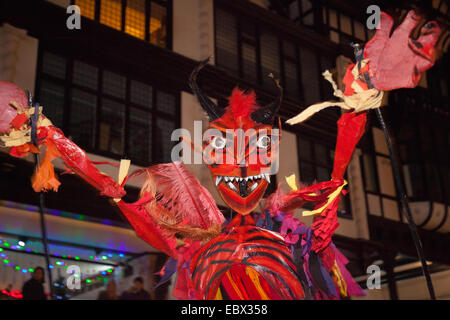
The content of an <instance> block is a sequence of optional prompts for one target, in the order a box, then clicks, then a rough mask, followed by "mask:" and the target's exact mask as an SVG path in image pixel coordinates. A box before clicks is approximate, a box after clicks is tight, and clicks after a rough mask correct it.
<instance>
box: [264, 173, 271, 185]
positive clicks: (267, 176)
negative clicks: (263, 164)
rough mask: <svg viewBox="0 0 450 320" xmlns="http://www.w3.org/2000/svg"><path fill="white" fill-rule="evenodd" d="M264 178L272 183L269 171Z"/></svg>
mask: <svg viewBox="0 0 450 320" xmlns="http://www.w3.org/2000/svg"><path fill="white" fill-rule="evenodd" d="M264 178H265V179H266V180H267V182H268V183H270V176H269V175H268V174H267V173H265V174H264Z"/></svg>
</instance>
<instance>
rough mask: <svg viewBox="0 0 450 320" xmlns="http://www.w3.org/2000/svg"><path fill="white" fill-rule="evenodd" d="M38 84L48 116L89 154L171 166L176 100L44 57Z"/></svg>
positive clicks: (122, 78) (104, 72)
mask: <svg viewBox="0 0 450 320" xmlns="http://www.w3.org/2000/svg"><path fill="white" fill-rule="evenodd" d="M67 70H71V72H68V71H67ZM99 80H101V81H99ZM100 82H101V83H100ZM37 83H38V85H37V90H36V92H37V99H38V101H39V102H40V103H41V104H42V105H43V106H44V114H45V115H46V116H48V117H49V119H50V120H51V121H52V122H53V123H54V124H55V125H56V126H58V127H60V128H61V129H62V130H63V131H64V132H65V133H66V134H67V136H69V137H70V138H71V139H72V140H73V141H74V142H75V143H77V144H78V145H80V146H81V147H82V148H84V149H86V150H87V151H89V152H94V153H100V154H103V155H105V156H110V157H114V158H119V157H123V156H125V157H129V158H130V159H131V160H132V161H133V162H134V163H136V164H139V165H148V164H150V163H152V162H169V161H171V160H170V152H171V149H172V147H173V145H174V142H172V141H171V140H170V136H171V133H172V131H173V130H174V129H175V128H176V127H177V126H178V122H179V111H178V98H177V94H175V93H171V92H166V91H163V90H159V89H157V88H155V87H154V86H153V85H152V84H150V83H145V82H142V81H138V80H136V79H133V77H130V76H128V75H124V74H120V73H117V72H114V71H111V70H109V69H106V68H99V67H97V66H95V65H93V64H91V63H86V62H84V61H80V60H77V59H71V58H67V57H64V56H62V55H58V54H53V53H49V52H46V51H44V52H43V54H42V63H41V65H40V68H39V77H38V81H37ZM99 84H100V85H99Z"/></svg>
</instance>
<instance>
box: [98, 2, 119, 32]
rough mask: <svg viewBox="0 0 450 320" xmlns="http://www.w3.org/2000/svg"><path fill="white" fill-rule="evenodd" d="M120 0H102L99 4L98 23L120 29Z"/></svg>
mask: <svg viewBox="0 0 450 320" xmlns="http://www.w3.org/2000/svg"><path fill="white" fill-rule="evenodd" d="M121 22H122V1H120V0H102V1H101V5H100V23H102V24H105V25H107V26H108V27H111V28H114V29H117V30H121V25H122V23H121Z"/></svg>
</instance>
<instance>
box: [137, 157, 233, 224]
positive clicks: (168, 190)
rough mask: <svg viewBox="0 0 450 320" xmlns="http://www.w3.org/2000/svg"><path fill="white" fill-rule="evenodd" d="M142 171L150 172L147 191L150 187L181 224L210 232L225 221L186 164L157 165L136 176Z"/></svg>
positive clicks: (162, 204)
mask: <svg viewBox="0 0 450 320" xmlns="http://www.w3.org/2000/svg"><path fill="white" fill-rule="evenodd" d="M140 172H147V174H149V176H150V177H149V179H148V180H149V181H147V183H146V185H145V186H144V189H145V188H146V186H147V187H148V186H151V187H150V189H154V190H151V192H152V191H153V192H152V193H155V194H156V198H157V199H158V203H160V204H161V206H162V207H164V208H166V209H167V210H168V211H169V212H170V213H171V214H172V215H173V216H174V217H175V218H176V219H177V220H178V222H179V223H183V224H187V225H189V226H192V227H198V228H202V229H208V228H210V227H211V226H213V225H216V224H221V223H222V222H223V221H224V220H225V218H224V217H223V215H222V213H221V212H220V211H219V209H218V208H217V205H216V203H215V201H214V199H213V197H212V196H211V194H210V193H209V192H208V190H207V189H206V188H204V187H203V186H202V185H201V184H200V182H199V181H198V180H197V178H196V177H195V176H194V175H193V174H192V173H190V172H189V171H188V170H187V169H186V167H185V166H184V165H183V163H181V162H172V163H164V164H158V165H155V166H152V167H149V168H146V169H143V170H140V171H139V172H137V173H140Z"/></svg>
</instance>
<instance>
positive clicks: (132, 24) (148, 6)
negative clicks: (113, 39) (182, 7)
mask: <svg viewBox="0 0 450 320" xmlns="http://www.w3.org/2000/svg"><path fill="white" fill-rule="evenodd" d="M74 3H75V4H76V5H77V6H79V7H80V10H81V14H82V15H83V16H84V17H86V18H89V19H92V20H95V21H98V22H100V23H101V24H104V25H106V26H108V27H110V28H113V29H116V30H119V31H123V32H125V33H127V34H129V35H131V36H133V37H136V38H139V39H142V40H147V41H150V42H151V43H153V44H155V45H157V46H160V47H163V48H167V47H169V41H168V39H169V38H168V33H169V32H168V30H169V27H168V26H170V22H169V21H168V17H169V16H170V10H171V9H170V8H171V5H172V1H171V0H126V1H122V0H97V1H96V0H75V1H74Z"/></svg>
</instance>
